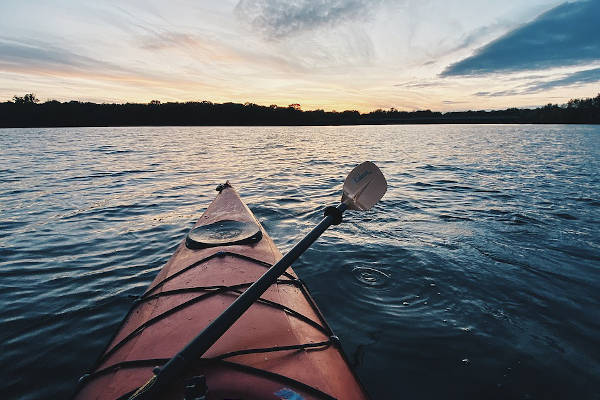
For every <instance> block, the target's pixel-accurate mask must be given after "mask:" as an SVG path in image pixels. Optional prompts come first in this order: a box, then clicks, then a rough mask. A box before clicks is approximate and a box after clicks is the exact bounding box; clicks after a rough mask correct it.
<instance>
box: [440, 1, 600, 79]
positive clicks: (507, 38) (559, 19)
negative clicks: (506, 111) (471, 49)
mask: <svg viewBox="0 0 600 400" xmlns="http://www.w3.org/2000/svg"><path fill="white" fill-rule="evenodd" d="M599 16H600V1H598V0H586V1H578V2H574V3H564V4H561V5H559V6H557V7H555V8H553V9H551V10H550V11H547V12H546V13H544V14H542V15H540V16H539V17H537V18H536V19H535V20H533V21H532V22H530V23H528V24H526V25H524V26H522V27H520V28H517V29H515V30H513V31H511V32H509V33H507V34H506V35H504V36H502V37H500V38H499V39H496V40H495V41H493V42H491V43H489V44H487V45H486V46H484V47H482V48H480V49H479V50H477V51H476V52H475V54H474V55H472V56H470V57H468V58H465V59H463V60H461V61H459V62H457V63H455V64H452V65H450V66H449V67H448V68H446V70H444V71H443V72H442V74H441V76H453V75H484V74H490V73H496V72H516V71H524V70H534V69H542V68H552V67H560V66H569V65H580V64H584V63H589V62H593V61H596V60H600V34H598V20H599Z"/></svg>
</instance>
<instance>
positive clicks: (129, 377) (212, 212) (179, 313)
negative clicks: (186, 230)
mask: <svg viewBox="0 0 600 400" xmlns="http://www.w3.org/2000/svg"><path fill="white" fill-rule="evenodd" d="M224 220H229V221H239V222H244V223H249V224H256V226H258V228H259V229H260V233H261V234H260V235H258V241H256V242H254V243H241V244H231V245H218V246H213V247H206V248H190V247H189V241H188V245H186V241H185V240H184V241H183V242H182V243H181V245H180V246H179V247H178V248H177V250H176V251H175V253H174V254H173V256H172V257H171V259H170V260H169V261H168V262H167V263H166V264H165V266H164V267H163V268H162V269H161V271H160V272H159V273H158V275H157V276H156V278H155V279H154V281H153V282H152V283H151V284H150V286H149V287H148V289H147V290H146V292H145V293H144V295H143V296H141V297H140V298H139V299H138V300H137V301H136V303H135V304H134V306H133V307H132V309H131V310H130V312H129V313H128V314H127V316H126V317H125V319H124V320H123V323H122V324H121V326H120V328H119V329H118V331H117V332H116V333H115V335H114V337H113V338H112V339H111V340H110V342H109V344H108V346H107V347H106V349H105V350H104V352H103V353H102V355H101V356H100V358H99V359H98V360H97V362H96V365H95V366H94V368H93V369H92V371H91V372H90V373H89V375H87V377H85V378H84V379H83V380H82V382H81V383H80V385H79V386H78V390H77V393H76V395H75V398H76V399H119V398H127V397H128V396H129V395H130V394H131V393H133V392H134V391H135V390H136V389H137V388H138V387H140V386H141V385H143V384H144V383H146V382H147V381H148V379H149V378H151V377H152V375H153V373H152V369H153V368H154V367H155V366H159V365H162V364H164V363H165V362H166V361H168V359H170V358H171V357H173V356H174V355H175V354H176V353H177V352H178V351H180V350H181V349H182V348H183V347H185V345H186V344H187V343H189V342H190V341H191V340H192V339H193V338H194V337H195V336H196V335H197V334H198V333H200V332H201V331H202V329H203V328H204V327H205V326H206V325H207V324H209V323H210V322H211V321H213V320H214V319H215V318H216V317H217V316H218V315H219V314H220V313H221V312H222V311H224V310H225V308H227V307H228V306H229V305H230V304H231V303H232V302H233V301H234V300H235V299H236V298H237V297H238V296H239V295H240V294H241V293H242V292H243V291H244V290H245V289H246V288H247V287H249V286H250V285H251V284H252V283H253V282H254V281H256V280H257V279H258V278H259V277H260V276H261V275H262V274H263V273H264V272H265V271H266V270H267V269H268V268H269V267H270V266H271V265H272V264H274V263H275V262H277V261H278V260H279V259H280V258H281V253H280V252H279V251H278V250H277V248H276V246H275V244H274V243H273V241H272V240H271V238H270V237H269V236H268V234H267V232H266V231H265V230H264V228H263V227H262V226H261V225H260V223H259V222H258V220H257V219H256V218H255V217H254V215H253V214H252V212H251V211H250V210H249V209H248V207H247V206H246V205H245V204H244V203H243V202H242V200H241V199H240V197H239V195H238V194H237V192H236V191H235V190H234V189H233V188H232V187H231V186H228V185H226V186H225V187H224V188H222V190H221V191H220V193H219V194H218V195H217V197H216V199H215V200H214V201H213V202H212V204H211V205H210V206H209V207H208V209H207V210H206V212H205V213H204V214H203V215H202V216H201V217H200V219H199V220H198V221H197V223H196V224H195V226H194V228H193V229H195V228H197V227H203V226H206V225H210V224H214V223H217V222H219V221H224ZM194 376H204V377H205V379H206V386H207V389H208V391H207V399H215V400H216V399H275V400H277V399H327V398H339V399H365V398H367V396H366V393H365V391H364V390H363V388H362V387H361V385H360V383H359V382H358V380H357V378H356V377H355V375H354V374H353V372H352V370H351V369H350V367H349V365H348V363H347V360H346V358H345V357H344V355H343V352H342V350H341V349H340V347H339V344H338V342H337V340H336V338H335V337H334V336H333V333H332V332H331V329H330V328H329V327H328V325H327V323H326V322H325V319H324V318H323V316H322V315H321V313H320V311H319V310H318V308H317V306H316V304H315V303H314V301H313V300H312V298H311V297H310V295H309V293H308V291H307V289H306V287H305V286H304V285H303V284H302V282H301V281H300V280H299V279H298V278H297V276H296V274H295V273H294V271H293V269H292V268H291V267H290V268H288V269H287V271H286V272H285V273H284V274H283V275H282V276H281V277H280V278H279V279H278V281H277V283H275V284H273V285H271V286H270V287H269V289H267V291H266V292H265V293H264V294H263V295H262V296H261V298H260V299H259V301H257V302H255V303H254V304H253V305H252V306H251V307H250V308H249V309H248V311H247V312H246V313H244V314H243V315H242V316H241V317H240V319H239V320H238V321H236V322H235V323H234V325H233V326H232V327H231V328H230V329H229V330H228V331H227V332H226V333H225V334H224V335H223V336H222V337H221V338H219V340H218V341H217V342H216V343H215V344H214V345H213V346H212V347H211V348H210V349H209V350H208V351H207V352H206V353H205V354H204V355H203V356H202V358H200V359H198V360H194V361H193V362H191V366H190V368H189V370H188V371H187V372H186V373H185V374H184V375H183V376H181V377H180V379H179V380H178V381H177V382H173V384H172V385H171V386H170V389H169V393H170V394H169V396H168V398H173V399H182V398H183V393H184V388H185V386H186V383H185V381H186V380H188V379H189V378H190V377H194ZM293 396H297V397H293Z"/></svg>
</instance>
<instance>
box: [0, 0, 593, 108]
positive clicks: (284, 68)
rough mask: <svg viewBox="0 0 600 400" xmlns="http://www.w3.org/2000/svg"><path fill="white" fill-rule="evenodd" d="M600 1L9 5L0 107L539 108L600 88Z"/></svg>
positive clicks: (55, 1) (0, 59)
mask: <svg viewBox="0 0 600 400" xmlns="http://www.w3.org/2000/svg"><path fill="white" fill-rule="evenodd" d="M598 21H600V0H579V1H568V2H565V1H556V0H528V1H523V0H502V1H498V0H463V1H447V0H445V1H444V0H371V1H367V0H287V1H284V0H239V1H229V0H220V1H208V0H207V1H202V0H194V1H193V0H169V1H164V0H160V1H156V0H127V1H123V0H119V1H113V0H95V1H91V0H52V1H49V0H2V1H1V2H0V26H1V27H2V30H0V101H6V100H10V99H11V98H12V97H13V96H14V95H23V94H26V93H35V94H36V96H37V97H38V98H39V99H40V100H42V101H46V100H50V99H56V100H59V101H67V100H78V101H93V102H117V103H124V102H140V103H146V102H149V101H150V100H160V101H161V102H168V101H202V100H207V101H212V102H217V103H223V102H229V101H231V102H236V103H245V102H251V103H257V104H262V105H271V104H277V105H279V106H287V105H288V104H292V103H299V104H301V106H302V108H303V109H305V110H309V109H325V110H337V111H342V110H358V111H361V112H368V111H372V110H375V109H379V108H382V109H389V108H396V109H398V110H407V111H412V110H425V109H431V110H435V111H453V110H468V109H504V108H507V107H535V106H539V105H544V104H547V103H559V104H561V103H565V102H567V101H568V100H569V99H571V98H584V97H595V96H596V95H597V94H598V93H600V33H599V32H600V29H599V28H598V27H599V26H600V25H599V22H598Z"/></svg>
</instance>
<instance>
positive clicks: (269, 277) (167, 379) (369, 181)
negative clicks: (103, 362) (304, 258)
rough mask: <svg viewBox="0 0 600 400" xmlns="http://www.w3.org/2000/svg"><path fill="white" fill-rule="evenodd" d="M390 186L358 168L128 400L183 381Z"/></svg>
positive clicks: (368, 165)
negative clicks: (284, 248) (352, 213)
mask: <svg viewBox="0 0 600 400" xmlns="http://www.w3.org/2000/svg"><path fill="white" fill-rule="evenodd" d="M386 190H387V182H386V181H385V177H384V176H383V174H382V173H381V171H380V170H379V168H377V166H376V165H375V164H373V163H372V162H370V161H365V162H364V163H362V164H360V165H358V166H356V167H355V168H354V169H353V170H352V171H351V172H350V173H349V174H348V176H347V177H346V180H345V181H344V187H343V194H342V201H341V203H340V204H338V206H337V207H333V206H331V207H327V208H326V209H325V218H323V220H322V221H321V222H319V224H318V225H317V226H316V227H314V228H313V230H312V231H310V232H309V233H308V235H306V236H305V237H304V238H303V239H302V240H300V241H299V242H298V243H297V244H296V245H295V246H294V247H293V248H292V249H291V250H290V251H289V253H287V254H286V255H285V256H283V258H281V259H280V260H279V261H278V262H277V263H276V264H275V265H273V266H272V267H271V268H269V270H267V272H265V273H264V274H263V276H261V277H260V278H259V279H258V280H257V281H256V282H254V283H253V284H252V285H251V286H250V287H249V288H248V289H247V290H246V291H245V292H244V293H242V295H240V296H239V297H238V298H237V299H236V300H235V301H234V302H233V303H231V305H230V306H229V307H227V309H226V310H225V311H223V313H221V315H219V316H218V317H217V318H216V319H215V320H214V321H213V322H211V323H210V324H209V325H208V326H207V327H206V328H204V330H203V331H202V332H200V334H199V335H198V336H196V337H195V338H194V339H193V340H192V341H191V342H190V343H188V345H187V346H185V347H184V348H183V349H182V350H181V351H180V352H179V353H177V354H176V355H175V356H174V357H173V358H171V359H170V360H169V361H168V362H167V363H166V364H165V365H164V366H162V367H160V368H156V369H155V371H154V373H155V375H154V376H153V377H152V378H150V380H149V381H148V382H146V384H145V385H144V386H142V387H140V388H139V389H138V390H137V391H136V392H135V393H134V394H133V395H132V396H131V397H130V398H129V400H134V399H135V400H140V399H144V400H147V399H153V398H157V396H158V395H159V394H160V392H161V391H162V390H163V389H164V388H165V387H167V386H168V385H169V384H170V383H171V382H172V381H173V380H174V379H175V378H177V377H180V376H181V373H182V372H183V371H184V369H185V368H186V366H187V365H188V362H189V361H191V360H197V359H198V358H200V357H201V356H202V355H203V354H204V353H205V352H206V351H207V350H208V349H209V348H210V347H211V346H212V345H213V344H214V343H215V342H216V341H217V340H219V338H220V337H221V336H222V335H223V334H224V333H225V332H226V331H227V330H228V329H229V328H230V327H231V325H233V324H234V323H235V321H237V320H238V318H239V317H241V316H242V314H244V312H245V311H246V310H247V309H248V308H250V306H251V305H252V304H253V303H254V302H255V301H256V300H258V299H259V298H260V296H261V295H262V294H263V293H264V292H265V291H266V290H267V289H268V288H269V286H271V285H272V284H273V283H274V282H275V281H276V280H277V278H278V277H279V276H280V275H281V274H283V273H284V272H285V270H286V269H288V267H289V266H290V265H291V264H292V263H293V262H294V261H295V260H296V259H298V257H300V255H302V253H304V251H305V250H306V249H308V247H309V246H310V245H311V244H312V243H313V242H314V241H315V240H317V239H318V238H319V236H321V234H322V233H323V232H325V230H326V229H327V228H329V227H330V226H331V225H337V224H339V223H340V222H342V214H343V212H344V211H346V210H347V209H350V210H360V211H363V210H368V209H370V208H371V207H373V206H374V205H375V203H377V202H378V201H379V200H380V199H381V198H382V197H383V195H384V194H385V191H386Z"/></svg>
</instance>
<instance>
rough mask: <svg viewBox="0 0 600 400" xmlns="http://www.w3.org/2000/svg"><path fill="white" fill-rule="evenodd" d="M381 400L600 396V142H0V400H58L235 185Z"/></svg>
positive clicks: (441, 137) (291, 137) (296, 134)
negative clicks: (367, 168) (373, 190)
mask: <svg viewBox="0 0 600 400" xmlns="http://www.w3.org/2000/svg"><path fill="white" fill-rule="evenodd" d="M364 160H371V161H374V162H375V163H376V164H377V165H378V166H379V167H380V168H381V169H382V171H383V172H384V174H385V175H386V177H387V180H388V184H389V189H388V192H387V194H386V196H385V197H384V199H383V201H382V202H380V203H379V204H378V205H377V206H376V207H375V208H374V209H373V210H371V211H369V212H365V213H360V214H359V213H351V212H348V213H347V215H346V217H345V223H343V224H342V225H339V226H338V227H334V228H332V229H330V230H329V231H327V232H326V233H325V234H324V236H323V237H322V238H321V239H320V240H319V241H318V242H317V243H316V244H315V245H314V246H313V247H312V249H311V250H309V251H308V252H307V253H306V254H305V255H304V256H303V257H302V258H301V259H300V260H299V261H298V262H296V263H295V265H294V268H295V270H296V272H297V273H298V275H300V277H301V278H302V279H303V280H304V281H305V282H306V284H307V286H308V287H309V289H310V290H311V293H312V294H313V296H314V298H315V299H316V301H317V303H318V304H319V306H320V308H321V309H322V311H323V312H324V314H325V316H326V317H327V319H328V321H329V323H330V325H332V327H333V329H334V331H335V332H336V333H337V335H338V336H339V337H340V338H341V340H342V344H343V347H344V349H345V351H346V352H347V354H348V356H349V358H350V360H351V361H352V363H353V365H354V368H355V369H356V371H357V373H358V375H359V377H360V378H361V380H362V382H363V383H364V385H365V387H366V388H367V390H368V391H369V393H370V394H371V396H372V397H373V399H394V398H405V399H438V398H446V399H447V398H461V399H484V398H487V399H489V398H497V399H587V398H589V399H600V394H599V393H600V390H599V388H600V352H599V350H598V349H599V348H600V343H599V338H600V318H599V316H600V312H599V310H600V174H599V172H600V126H559V125H539V126H530V125H512V126H511V125H481V126H469V125H464V126H460V125H452V126H450V125H432V126H353V127H248V128H245V127H132V128H68V129H0V346H1V348H0V368H1V370H2V379H1V380H0V392H1V393H3V397H5V398H19V399H35V398H64V397H68V396H69V394H70V393H71V392H72V390H73V388H74V386H75V384H76V382H77V379H78V378H79V376H81V375H82V374H83V373H84V372H85V371H86V369H87V368H89V367H90V366H91V365H92V363H93V362H94V360H95V359H96V357H97V356H98V355H99V352H100V351H101V350H102V349H103V347H104V345H105V344H106V341H107V340H108V339H109V338H110V336H111V334H112V333H113V331H114V330H115V328H116V327H117V325H118V324H119V322H120V320H121V319H122V317H123V316H124V314H125V313H126V311H127V310H128V308H129V306H130V304H131V302H132V298H133V297H135V296H137V295H139V294H141V293H142V291H143V290H144V288H145V287H146V286H147V285H148V284H149V283H150V281H151V280H152V279H153V277H154V276H155V275H156V274H157V272H158V271H159V270H160V268H161V266H162V265H163V264H164V263H165V262H166V260H167V259H168V258H169V257H170V255H171V254H172V252H173V251H174V249H175V248H176V246H177V245H178V244H179V242H180V241H181V240H182V238H183V237H184V235H185V234H186V232H187V231H188V230H189V229H190V228H191V226H192V225H193V223H194V221H195V220H196V219H197V218H198V217H199V215H200V214H201V212H202V211H203V210H204V209H205V208H206V207H207V206H208V204H209V202H210V201H211V200H212V199H213V197H214V196H215V194H216V192H215V191H214V188H215V187H216V185H217V184H218V183H222V182H224V181H225V180H230V181H231V182H232V184H233V185H234V186H235V187H236V188H237V189H238V191H239V192H240V194H241V196H242V198H243V199H244V200H245V201H246V203H247V204H248V205H249V207H250V208H251V209H252V211H253V212H254V213H255V214H256V216H257V217H258V219H259V220H260V221H261V222H262V223H263V224H264V226H265V228H266V229H267V231H268V232H269V233H270V235H271V236H272V238H273V239H274V241H275V243H276V244H277V245H278V246H279V248H280V250H282V252H285V251H287V250H289V249H290V248H291V247H292V245H293V244H294V242H295V241H296V239H297V238H299V237H300V236H301V235H302V234H303V233H305V232H307V231H308V230H310V228H311V227H312V226H313V225H315V224H316V223H317V222H318V221H319V220H320V218H321V213H322V208H323V206H325V205H330V204H334V203H336V202H337V201H338V198H339V195H340V190H341V183H342V182H343V180H344V177H345V175H346V174H347V172H348V171H350V170H351V168H352V167H354V166H355V165H356V164H358V163H359V162H361V161H364Z"/></svg>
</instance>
